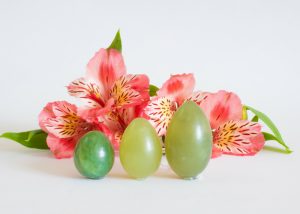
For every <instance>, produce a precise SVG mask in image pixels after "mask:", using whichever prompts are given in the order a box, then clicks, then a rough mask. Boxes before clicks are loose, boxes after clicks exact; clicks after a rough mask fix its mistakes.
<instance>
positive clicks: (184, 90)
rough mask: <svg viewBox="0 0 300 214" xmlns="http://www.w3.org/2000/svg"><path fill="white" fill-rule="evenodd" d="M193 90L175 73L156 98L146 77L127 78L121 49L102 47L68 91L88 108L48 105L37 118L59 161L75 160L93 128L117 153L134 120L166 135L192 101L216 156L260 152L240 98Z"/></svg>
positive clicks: (257, 129)
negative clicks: (205, 120) (178, 112)
mask: <svg viewBox="0 0 300 214" xmlns="http://www.w3.org/2000/svg"><path fill="white" fill-rule="evenodd" d="M194 86H195V79H194V76H193V74H181V75H172V76H171V77H170V79H168V80H167V81H166V82H165V83H164V84H163V86H162V87H161V88H160V89H159V90H158V91H157V96H154V97H150V96H149V78H148V77H147V76H146V75H144V74H139V75H133V74H127V73H126V68H125V64H124V60H123V57H122V54H121V53H120V52H119V51H117V50H115V49H100V50H99V51H98V52H97V53H96V54H95V56H94V57H93V58H92V59H91V60H90V61H89V63H88V64H87V71H86V75H85V77H82V78H79V79H76V80H75V81H73V82H71V83H70V84H69V86H68V87H67V89H68V92H69V94H70V95H71V96H74V97H77V98H80V99H82V100H83V101H85V105H83V106H82V107H77V106H75V105H73V104H70V103H68V102H66V101H56V102H51V103H48V104H47V105H46V106H45V107H44V109H43V110H42V112H41V113H40V115H39V125H40V127H41V128H42V129H43V130H44V131H45V132H47V133H48V137H47V144H48V146H49V148H50V150H51V151H52V152H53V154H54V155H55V157H56V158H68V157H72V155H73V151H74V148H75V146H76V143H77V141H78V139H79V138H80V137H81V136H83V135H84V134H85V133H87V132H89V131H91V130H99V131H102V132H103V133H104V134H105V135H106V136H107V137H108V138H109V140H110V141H111V143H112V144H113V146H114V148H115V150H118V148H119V144H120V139H121V136H122V134H123V132H124V130H125V129H126V127H127V126H128V125H129V123H130V122H131V121H132V120H133V119H134V118H137V117H144V118H146V119H148V120H149V121H150V123H151V124H152V125H153V126H154V127H155V129H156V130H157V133H158V135H159V136H163V135H165V133H166V130H167V127H168V124H169V122H170V120H171V118H172V115H173V114H174V112H175V111H176V109H177V108H178V107H180V106H181V105H182V104H183V103H184V102H185V101H187V100H190V101H194V102H195V103H196V104H197V105H199V107H201V108H202V109H203V111H204V112H205V114H206V116H207V117H208V119H209V121H210V125H211V128H212V132H213V156H212V157H218V156H220V155H221V154H229V155H238V156H244V155H254V154H256V153H257V152H258V151H260V150H261V149H262V147H263V145H264V142H265V140H264V137H263V135H262V133H261V126H260V125H259V124H258V123H256V122H251V121H247V120H243V119H242V108H243V106H242V103H241V100H240V99H239V97H238V96H237V95H236V94H234V93H232V92H227V91H219V92H217V93H210V92H201V91H195V92H194Z"/></svg>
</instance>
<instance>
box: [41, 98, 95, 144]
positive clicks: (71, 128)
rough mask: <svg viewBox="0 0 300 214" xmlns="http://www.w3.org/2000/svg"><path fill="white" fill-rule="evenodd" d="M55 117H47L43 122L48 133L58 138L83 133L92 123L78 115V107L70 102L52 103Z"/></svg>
mask: <svg viewBox="0 0 300 214" xmlns="http://www.w3.org/2000/svg"><path fill="white" fill-rule="evenodd" d="M51 107H52V111H53V113H54V115H55V117H51V118H48V119H45V120H44V121H43V123H42V125H43V126H44V128H45V129H46V130H47V132H48V133H50V134H53V135H55V136H56V137H58V138H70V137H74V136H78V135H81V134H82V133H84V132H86V131H88V130H90V129H91V126H90V124H88V123H87V122H86V121H84V120H83V119H81V118H80V117H79V116H78V115H77V107H76V106H75V105H72V104H70V103H68V102H65V101H62V102H54V103H52V106H51Z"/></svg>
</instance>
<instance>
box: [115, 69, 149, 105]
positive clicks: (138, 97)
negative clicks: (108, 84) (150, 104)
mask: <svg viewBox="0 0 300 214" xmlns="http://www.w3.org/2000/svg"><path fill="white" fill-rule="evenodd" d="M110 95H111V97H112V98H113V99H114V100H115V106H116V107H122V108H125V107H126V108H128V107H130V106H135V105H138V104H140V103H143V102H145V101H148V100H149V79H148V77H147V76H146V75H131V74H128V75H124V76H122V77H121V78H119V79H118V80H117V81H116V82H115V83H114V85H113V87H112V89H111V92H110Z"/></svg>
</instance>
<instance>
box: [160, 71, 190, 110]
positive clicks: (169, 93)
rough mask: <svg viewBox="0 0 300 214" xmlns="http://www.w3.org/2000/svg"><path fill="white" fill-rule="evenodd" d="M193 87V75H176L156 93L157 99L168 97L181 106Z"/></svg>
mask: <svg viewBox="0 0 300 214" xmlns="http://www.w3.org/2000/svg"><path fill="white" fill-rule="evenodd" d="M194 87H195V78H194V75H193V74H177V75H171V77H170V78H169V79H168V80H167V81H166V82H165V83H164V84H163V86H162V87H161V89H159V90H158V91H157V95H158V96H159V97H169V98H171V99H172V100H175V101H176V102H177V104H178V105H181V104H182V103H183V102H184V100H185V99H186V98H187V97H189V96H190V95H191V94H192V92H193V90H194Z"/></svg>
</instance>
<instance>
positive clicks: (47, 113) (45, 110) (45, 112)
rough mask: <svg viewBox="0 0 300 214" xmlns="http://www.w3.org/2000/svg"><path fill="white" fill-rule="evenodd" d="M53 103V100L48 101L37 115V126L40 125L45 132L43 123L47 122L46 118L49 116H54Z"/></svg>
mask: <svg viewBox="0 0 300 214" xmlns="http://www.w3.org/2000/svg"><path fill="white" fill-rule="evenodd" d="M54 104H55V102H50V103H48V104H47V105H46V106H45V107H44V108H43V110H42V111H41V112H40V114H39V116H38V120H39V126H40V127H41V129H42V130H43V131H45V132H47V131H48V130H47V129H46V127H45V123H46V122H47V120H48V119H49V118H55V114H54V113H53V110H52V109H53V105H54Z"/></svg>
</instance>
